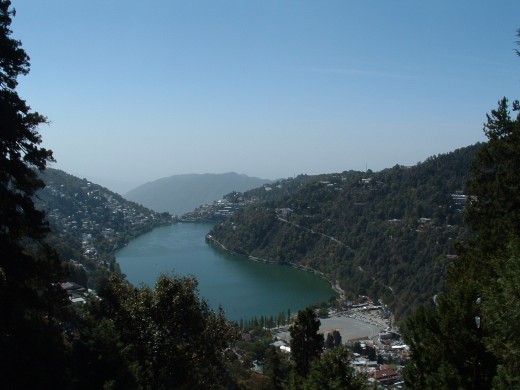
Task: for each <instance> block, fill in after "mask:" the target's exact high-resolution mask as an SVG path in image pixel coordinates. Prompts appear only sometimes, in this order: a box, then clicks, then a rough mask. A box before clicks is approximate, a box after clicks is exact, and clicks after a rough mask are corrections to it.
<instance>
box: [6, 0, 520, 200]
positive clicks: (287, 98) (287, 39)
mask: <svg viewBox="0 0 520 390" xmlns="http://www.w3.org/2000/svg"><path fill="white" fill-rule="evenodd" d="M12 2H13V6H14V7H15V8H16V10H17V14H16V17H15V18H14V21H13V25H12V29H13V31H14V33H13V36H14V37H15V38H17V39H20V40H21V41H22V44H23V47H24V49H25V50H26V51H27V53H28V54H29V56H30V57H31V73H30V74H29V75H28V76H26V77H23V78H22V79H21V80H20V86H19V93H20V94H21V96H22V98H24V99H26V100H27V101H28V103H29V105H30V106H31V107H32V108H33V109H34V110H36V111H38V112H40V113H42V114H44V115H46V116H47V117H48V119H49V120H50V125H49V126H43V127H42V128H41V133H42V136H43V138H44V145H45V146H46V147H48V148H50V149H52V150H53V151H54V155H55V158H56V159H57V161H58V162H57V164H55V165H54V167H56V168H59V169H63V170H65V171H67V172H69V173H71V174H74V175H76V176H79V177H86V178H88V179H90V180H93V181H95V182H98V183H100V184H103V185H107V186H108V187H109V188H111V189H114V190H117V191H119V192H124V191H126V190H128V189H130V188H131V187H133V186H134V185H138V184H142V183H144V182H146V181H150V180H155V179H157V178H160V177H164V176H170V175H173V174H181V173H208V172H209V173H222V172H229V171H235V172H238V173H245V174H247V175H250V176H258V177H262V178H269V179H274V178H282V177H289V176H293V175H297V174H300V173H308V174H316V173H330V172H341V171H344V170H350V169H355V170H364V169H365V167H367V166H368V168H370V169H372V170H380V169H384V168H388V167H391V166H394V165H395V164H404V165H412V164H415V163H417V162H419V161H423V160H424V159H426V158H427V157H428V156H431V155H434V154H438V153H446V152H449V151H452V150H454V149H456V148H458V147H462V146H467V145H470V144H473V143H475V142H476V141H479V140H484V136H483V133H482V124H483V122H484V121H485V114H486V113H487V112H489V111H490V110H491V109H493V108H495V107H496V105H497V101H498V100H499V99H500V98H501V97H503V96H507V97H508V98H510V99H511V100H513V99H518V98H520V96H519V95H520V94H519V93H518V92H519V83H520V58H518V57H517V56H516V55H515V53H514V49H515V48H520V47H518V46H517V45H516V44H515V41H516V40H518V39H519V38H518V37H516V35H515V34H516V30H517V29H518V28H520V17H519V16H520V1H518V0H510V1H505V0H493V1H491V0H489V1H484V0H482V1H477V0H466V1H464V0H457V1H453V0H446V1H444V0H421V1H418V0H410V1H400V0H393V1H390V0H379V1H376V0H359V1H350V0H341V1H339V0H338V1H327V0H319V1H318V0H316V1H305V0H299V1H285V0H258V1H253V0H235V1H228V0H222V1H219V0H208V1H197V0H191V1H188V0H187V1H174V0H156V1H154V0H150V1H142V0H141V1H134V0H125V1H123V0H73V1H71V0H45V1H40V0H13V1H12Z"/></svg>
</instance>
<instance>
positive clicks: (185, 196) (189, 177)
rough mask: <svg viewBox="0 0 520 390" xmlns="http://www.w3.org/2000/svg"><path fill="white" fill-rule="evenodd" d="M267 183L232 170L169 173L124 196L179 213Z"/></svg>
mask: <svg viewBox="0 0 520 390" xmlns="http://www.w3.org/2000/svg"><path fill="white" fill-rule="evenodd" d="M270 182H271V181H270V180H266V179H260V178H257V177H250V176H247V175H243V174H238V173H235V172H228V173H222V174H212V173H205V174H184V175H173V176H170V177H164V178H161V179H158V180H155V181H152V182H148V183H145V184H143V185H140V186H139V187H137V188H134V189H133V190H131V191H129V192H127V193H126V194H125V195H124V197H125V198H126V199H128V200H131V201H133V202H136V203H139V204H141V205H143V206H145V207H148V208H150V209H152V210H155V211H158V212H165V211H167V212H169V213H170V214H172V215H182V214H184V213H187V212H188V211H192V210H193V209H195V208H197V207H198V206H200V205H202V204H207V203H212V202H214V201H215V200H218V199H221V198H222V197H223V196H224V195H226V194H228V193H230V192H232V191H239V192H244V191H248V190H251V189H253V188H256V187H260V186H262V185H264V184H266V183H270Z"/></svg>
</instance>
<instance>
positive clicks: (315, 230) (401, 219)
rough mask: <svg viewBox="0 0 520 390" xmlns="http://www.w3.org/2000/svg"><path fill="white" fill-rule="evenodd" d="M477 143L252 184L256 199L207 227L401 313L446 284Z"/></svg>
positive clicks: (242, 250) (243, 249) (247, 250)
mask: <svg viewBox="0 0 520 390" xmlns="http://www.w3.org/2000/svg"><path fill="white" fill-rule="evenodd" d="M481 146H482V145H474V146H471V147H467V148H462V149H459V150H456V151H455V152H453V153H448V154H445V155H439V156H434V157H431V158H429V159H428V160H426V161H425V162H423V163H420V164H418V165H416V166H414V167H410V168H405V167H400V166H396V167H394V168H391V169H386V170H384V171H381V172H378V173H373V172H372V173H362V172H353V171H349V172H343V173H339V174H328V175H318V176H298V177H297V178H294V179H288V180H283V181H280V182H278V183H275V185H272V186H271V187H270V188H271V191H265V189H263V188H261V189H255V190H252V191H248V192H247V193H245V194H244V198H246V199H257V202H256V203H254V204H253V205H250V206H249V207H247V208H246V209H245V210H243V211H240V212H237V213H235V214H234V215H233V217H231V218H229V219H228V220H226V221H224V222H223V223H221V224H218V225H216V226H215V227H214V228H213V230H212V232H211V235H212V236H213V237H214V238H215V240H217V241H218V242H219V243H221V244H222V245H224V246H225V247H226V248H228V249H229V250H231V251H233V252H236V253H238V254H243V255H251V256H255V257H258V258H262V259H265V260H266V261H272V262H282V263H293V264H296V265H298V266H303V267H306V268H312V269H315V270H318V271H320V272H322V273H323V274H324V275H325V276H326V277H327V278H328V279H329V280H331V281H339V283H340V285H341V287H342V288H343V289H344V290H346V293H347V295H348V296H351V297H355V296H357V295H359V294H362V295H370V296H373V297H376V298H382V299H383V300H384V302H385V303H386V304H388V305H390V306H391V307H392V308H393V309H394V310H395V313H396V314H397V315H399V316H403V315H404V314H406V313H407V311H408V310H409V309H410V308H411V307H413V306H415V305H417V304H419V303H425V302H427V301H429V300H431V297H432V296H433V295H434V294H436V293H438V292H439V291H442V290H443V288H444V279H445V275H446V267H447V266H448V265H449V264H450V262H451V260H450V259H449V258H447V257H446V256H447V255H451V254H454V253H455V249H454V247H453V242H455V241H458V240H462V239H463V238H464V237H465V236H466V230H465V227H464V226H463V225H462V209H463V207H464V205H463V203H464V197H463V194H464V192H465V190H466V189H465V182H466V179H467V177H468V173H469V167H470V165H471V161H472V160H473V157H474V156H475V154H476V153H477V151H478V150H479V149H480V148H481ZM453 194H458V195H461V196H460V197H459V198H458V199H455V198H454V197H452V195H453ZM421 218H423V219H421Z"/></svg>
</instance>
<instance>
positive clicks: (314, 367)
mask: <svg viewBox="0 0 520 390" xmlns="http://www.w3.org/2000/svg"><path fill="white" fill-rule="evenodd" d="M350 361H351V357H350V353H349V351H348V350H346V349H345V347H339V348H336V349H334V350H331V351H327V352H325V353H323V354H322V355H321V356H320V358H318V359H315V360H314V361H313V362H312V364H311V367H310V371H309V375H308V377H307V378H306V379H305V380H304V382H303V389H305V390H315V389H321V390H340V389H349V390H355V389H364V388H366V386H365V379H366V378H364V377H363V376H361V375H359V376H356V375H355V372H354V368H352V366H351V365H350Z"/></svg>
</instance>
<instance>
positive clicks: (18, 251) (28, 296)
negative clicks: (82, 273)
mask: <svg viewBox="0 0 520 390" xmlns="http://www.w3.org/2000/svg"><path fill="white" fill-rule="evenodd" d="M10 6H11V2H10V1H7V0H1V1H0V48H1V50H0V383H1V384H2V387H4V388H11V389H17V388H53V387H61V385H63V383H64V381H65V378H64V375H63V372H64V368H65V363H66V359H65V353H66V345H65V343H64V332H63V329H62V327H61V321H63V320H64V318H65V313H64V312H65V309H66V307H67V302H68V301H67V300H66V296H65V294H64V293H63V291H61V289H60V288H59V286H58V285H57V283H56V282H58V281H60V280H61V278H62V276H63V274H62V270H61V268H60V263H59V261H58V260H57V257H56V254H55V253H54V251H52V250H51V249H50V248H49V247H48V246H46V245H44V244H43V243H42V241H41V239H42V238H43V237H44V236H45V234H46V233H47V231H48V226H47V224H46V223H45V221H44V214H43V213H42V212H41V211H38V210H37V209H36V208H35V206H34V203H33V196H34V194H35V193H36V191H37V190H38V189H40V188H42V187H43V182H42V181H41V180H40V179H39V178H38V175H37V173H36V172H37V170H43V169H45V167H46V165H47V163H48V162H49V161H53V158H52V152H51V151H50V150H47V149H45V148H42V147H40V146H39V145H40V143H41V137H40V135H39V133H38V126H39V125H41V124H44V123H45V122H46V118H45V117H43V116H42V115H40V114H38V113H37V112H33V111H31V109H30V107H29V106H28V105H27V104H26V102H25V101H24V100H23V99H21V98H20V96H19V95H18V93H17V92H16V86H17V84H18V80H17V78H18V76H20V75H25V74H27V73H28V72H29V57H28V56H27V54H26V53H25V51H24V50H23V49H22V47H21V43H20V42H19V41H17V40H15V39H13V38H12V37H11V33H12V31H11V30H10V25H11V17H12V16H13V15H14V11H13V10H11V9H10Z"/></svg>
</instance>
